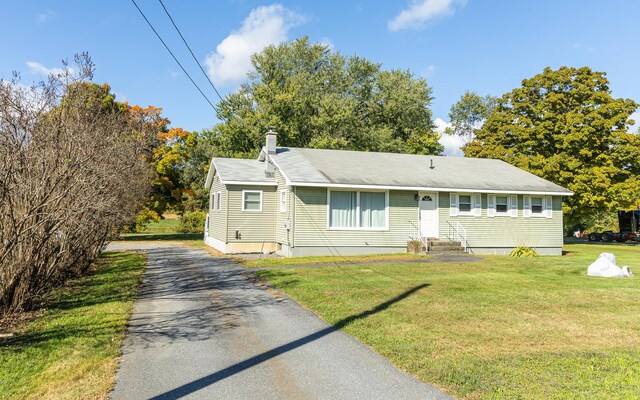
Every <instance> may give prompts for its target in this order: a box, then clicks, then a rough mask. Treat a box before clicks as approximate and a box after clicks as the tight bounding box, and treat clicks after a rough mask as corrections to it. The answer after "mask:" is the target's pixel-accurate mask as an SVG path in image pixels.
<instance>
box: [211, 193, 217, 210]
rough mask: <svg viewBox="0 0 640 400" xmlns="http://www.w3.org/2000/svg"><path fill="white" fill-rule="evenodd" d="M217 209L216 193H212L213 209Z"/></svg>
mask: <svg viewBox="0 0 640 400" xmlns="http://www.w3.org/2000/svg"><path fill="white" fill-rule="evenodd" d="M215 209H216V194H215V193H211V210H215Z"/></svg>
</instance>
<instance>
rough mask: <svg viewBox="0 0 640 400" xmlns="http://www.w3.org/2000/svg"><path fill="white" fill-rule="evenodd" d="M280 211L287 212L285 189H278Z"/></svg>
mask: <svg viewBox="0 0 640 400" xmlns="http://www.w3.org/2000/svg"><path fill="white" fill-rule="evenodd" d="M280 212H287V190H286V189H284V190H281V191H280Z"/></svg>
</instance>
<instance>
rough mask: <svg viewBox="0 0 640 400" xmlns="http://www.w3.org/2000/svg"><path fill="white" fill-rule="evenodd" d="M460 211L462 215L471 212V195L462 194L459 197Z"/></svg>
mask: <svg viewBox="0 0 640 400" xmlns="http://www.w3.org/2000/svg"><path fill="white" fill-rule="evenodd" d="M458 199H459V200H458V209H459V210H460V212H461V213H470V212H471V195H468V194H461V195H460V196H458Z"/></svg>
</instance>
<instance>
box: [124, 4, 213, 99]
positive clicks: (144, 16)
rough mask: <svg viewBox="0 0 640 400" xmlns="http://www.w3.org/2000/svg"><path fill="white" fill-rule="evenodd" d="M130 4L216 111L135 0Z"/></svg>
mask: <svg viewBox="0 0 640 400" xmlns="http://www.w3.org/2000/svg"><path fill="white" fill-rule="evenodd" d="M131 2H132V3H133V5H134V6H136V8H137V9H138V11H139V12H140V15H142V18H144V20H145V21H147V24H149V27H150V28H151V30H152V31H153V33H155V34H156V36H157V37H158V39H160V41H161V42H162V44H163V45H164V48H165V49H167V51H168V52H169V54H171V57H173V59H174V60H175V61H176V63H178V65H179V66H180V68H181V69H182V72H184V73H185V75H187V77H188V78H189V80H190V81H191V83H193V86H195V87H196V89H198V92H200V94H201V95H202V97H204V99H205V100H206V101H207V103H209V105H210V106H211V108H213V110H214V111H216V107H215V106H214V105H213V103H212V102H211V101H210V100H209V98H208V97H207V96H206V95H205V94H204V92H203V91H202V90H201V89H200V87H199V86H198V85H197V84H196V82H195V81H194V80H193V78H191V75H189V73H188V72H187V70H186V69H184V67H183V66H182V64H180V61H178V59H177V58H176V56H175V55H174V54H173V52H172V51H171V49H169V46H167V44H166V43H165V42H164V40H162V37H160V34H159V33H158V31H156V29H155V28H154V27H153V25H152V24H151V22H149V20H148V19H147V17H146V15H144V13H143V12H142V10H141V9H140V7H138V4H137V3H136V1H135V0H131Z"/></svg>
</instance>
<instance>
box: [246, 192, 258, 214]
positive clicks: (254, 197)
mask: <svg viewBox="0 0 640 400" xmlns="http://www.w3.org/2000/svg"><path fill="white" fill-rule="evenodd" d="M242 211H251V212H261V211H262V191H261V190H243V191H242Z"/></svg>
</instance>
